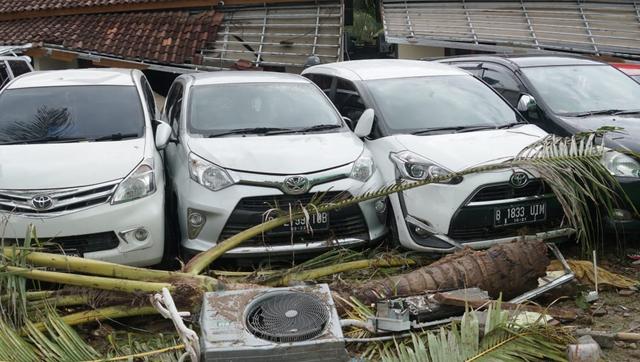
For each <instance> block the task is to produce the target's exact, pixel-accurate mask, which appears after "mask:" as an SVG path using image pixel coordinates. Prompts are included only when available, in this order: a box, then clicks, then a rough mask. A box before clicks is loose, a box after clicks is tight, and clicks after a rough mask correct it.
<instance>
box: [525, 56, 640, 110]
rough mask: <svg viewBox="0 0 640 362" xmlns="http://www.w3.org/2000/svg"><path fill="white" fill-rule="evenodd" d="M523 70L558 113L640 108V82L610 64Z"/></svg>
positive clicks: (545, 100) (543, 97) (543, 100)
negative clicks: (639, 101)
mask: <svg viewBox="0 0 640 362" xmlns="http://www.w3.org/2000/svg"><path fill="white" fill-rule="evenodd" d="M522 72H523V74H524V75H525V76H526V77H527V79H528V80H529V81H530V82H531V84H532V85H533V87H534V88H535V90H536V92H537V93H538V95H539V96H540V97H541V98H542V99H541V101H542V102H543V103H545V104H546V105H548V106H549V108H551V110H552V111H553V112H554V113H558V114H566V115H570V114H572V113H583V112H594V111H603V110H610V109H615V110H636V109H638V108H640V104H639V103H638V100H639V99H640V84H638V83H637V82H635V81H633V79H631V78H629V77H628V76H626V75H625V74H624V73H622V72H620V71H619V70H617V69H615V68H614V67H611V66H609V65H577V66H557V67H532V68H523V69H522Z"/></svg>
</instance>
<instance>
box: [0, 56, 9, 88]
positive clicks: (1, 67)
mask: <svg viewBox="0 0 640 362" xmlns="http://www.w3.org/2000/svg"><path fill="white" fill-rule="evenodd" d="M9 78H10V77H9V72H8V70H7V64H6V63H5V62H3V61H0V88H2V87H4V85H5V84H7V82H8V81H9Z"/></svg>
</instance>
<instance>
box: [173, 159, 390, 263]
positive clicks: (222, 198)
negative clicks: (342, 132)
mask: <svg viewBox="0 0 640 362" xmlns="http://www.w3.org/2000/svg"><path fill="white" fill-rule="evenodd" d="M348 169H349V170H350V167H349V168H348ZM342 171H343V172H344V170H342ZM240 177H242V178H245V179H246V178H249V177H253V178H254V180H256V181H255V182H254V183H255V184H249V183H248V182H247V183H239V184H236V185H233V186H231V187H228V188H226V189H223V190H220V191H215V192H214V191H211V190H208V189H206V188H205V187H203V186H201V185H199V184H197V183H196V182H194V181H192V180H191V179H189V180H185V182H183V183H182V184H180V185H179V186H178V189H177V198H178V214H179V220H180V227H181V231H182V233H181V234H182V247H183V249H185V251H186V252H187V254H193V253H198V252H201V251H204V250H208V249H210V248H211V247H213V246H215V245H216V244H217V243H218V242H219V241H222V240H225V239H226V238H228V237H230V236H233V235H235V234H236V233H238V232H240V231H242V230H245V229H247V228H249V227H251V226H254V225H257V224H259V223H260V222H262V220H263V218H264V217H265V213H266V212H267V210H268V209H270V208H275V207H278V208H280V209H282V210H284V211H287V210H288V209H289V204H290V203H291V202H290V201H288V202H287V203H285V204H278V205H275V201H277V200H282V199H286V200H292V201H293V204H292V205H291V206H293V207H295V206H297V204H296V201H295V200H296V199H298V198H300V199H302V200H303V201H302V203H303V204H306V203H307V202H308V201H309V200H310V199H311V198H313V197H314V196H316V195H323V194H325V193H326V194H325V196H324V197H325V198H324V199H323V201H325V202H326V201H329V200H330V199H331V197H332V195H335V194H338V193H344V192H347V193H349V194H351V195H354V196H356V195H360V194H363V193H364V192H366V191H370V190H375V189H378V188H380V187H382V185H383V184H382V180H381V178H380V175H379V174H378V172H376V173H375V174H374V175H373V176H372V177H371V178H370V179H369V180H368V181H367V182H365V183H363V182H359V181H356V180H353V179H349V178H346V177H344V178H341V179H337V180H333V181H329V182H325V183H320V184H317V185H315V186H313V187H312V188H311V189H310V190H309V191H308V192H307V193H306V194H304V195H299V196H293V195H285V194H284V193H283V192H282V191H280V190H279V189H277V188H274V187H266V186H259V185H258V182H259V181H258V180H259V178H260V177H266V176H263V175H255V174H253V175H249V174H241V173H240ZM309 177H310V178H311V177H313V176H312V175H310V176H309ZM270 178H274V176H270ZM281 178H282V179H284V178H285V177H281ZM256 200H263V201H261V202H257V201H256ZM377 201H379V200H370V201H366V202H363V203H361V204H359V205H354V206H352V207H350V208H344V209H342V210H338V211H335V212H331V214H330V219H329V230H328V231H323V232H314V233H313V234H308V233H295V234H294V235H293V236H292V235H291V233H290V232H288V231H287V230H280V232H279V233H277V232H275V233H274V232H272V233H269V234H266V235H264V236H257V237H255V238H252V239H251V240H247V241H246V242H244V243H243V245H242V246H239V247H237V248H235V249H232V250H230V251H228V252H227V253H226V254H225V256H226V257H240V256H263V255H277V254H292V253H295V254H302V253H318V252H322V251H326V250H329V249H332V248H336V247H355V246H358V245H362V244H366V243H368V242H369V241H372V240H377V239H380V238H382V237H383V236H384V235H385V234H386V232H387V228H386V225H385V218H386V211H384V212H378V211H376V208H375V205H376V202H377ZM382 204H383V205H386V203H385V202H384V200H382ZM193 212H197V213H199V214H201V215H202V216H203V217H204V219H205V220H206V222H205V224H204V226H202V227H201V228H200V230H199V231H198V232H197V235H194V233H191V232H190V231H189V230H192V229H193V228H192V226H191V225H189V221H188V215H189V213H193ZM309 212H310V213H313V209H312V208H309ZM334 221H335V223H334ZM338 224H339V225H338ZM354 230H355V231H354Z"/></svg>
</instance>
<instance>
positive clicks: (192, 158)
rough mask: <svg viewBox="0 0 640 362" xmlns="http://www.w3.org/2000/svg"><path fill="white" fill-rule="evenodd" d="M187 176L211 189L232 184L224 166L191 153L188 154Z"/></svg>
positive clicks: (218, 189) (222, 187) (214, 189)
mask: <svg viewBox="0 0 640 362" xmlns="http://www.w3.org/2000/svg"><path fill="white" fill-rule="evenodd" d="M189 176H191V179H192V180H193V181H195V182H197V183H199V184H200V185H202V186H204V187H206V188H208V189H209V190H213V191H220V190H222V189H224V188H225V187H229V186H231V185H233V184H234V181H233V179H232V178H231V176H229V173H228V172H227V171H226V170H225V169H224V168H222V167H219V166H216V165H214V164H213V163H211V162H209V161H207V160H205V159H202V158H200V157H198V156H196V155H195V154H193V153H190V154H189Z"/></svg>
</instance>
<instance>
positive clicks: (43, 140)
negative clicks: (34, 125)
mask: <svg viewBox="0 0 640 362" xmlns="http://www.w3.org/2000/svg"><path fill="white" fill-rule="evenodd" d="M78 141H89V140H88V139H86V138H84V137H60V136H48V137H40V138H34V139H30V140H17V141H8V142H2V143H0V145H20V144H24V145H28V144H34V143H68V142H78Z"/></svg>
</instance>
